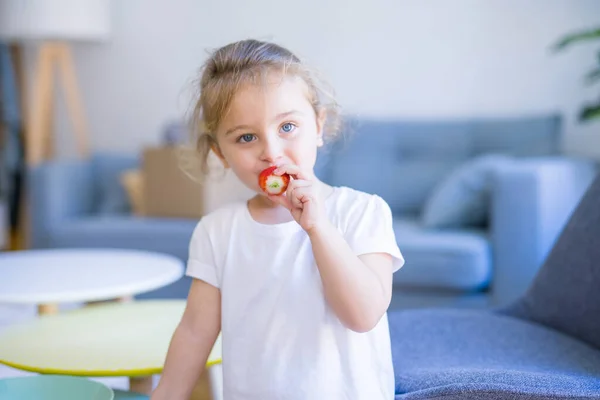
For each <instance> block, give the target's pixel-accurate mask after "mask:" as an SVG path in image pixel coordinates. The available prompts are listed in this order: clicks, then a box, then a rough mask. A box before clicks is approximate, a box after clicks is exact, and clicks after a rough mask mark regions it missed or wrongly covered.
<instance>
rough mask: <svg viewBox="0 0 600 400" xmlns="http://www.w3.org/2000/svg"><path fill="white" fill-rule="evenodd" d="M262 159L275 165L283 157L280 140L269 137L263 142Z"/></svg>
mask: <svg viewBox="0 0 600 400" xmlns="http://www.w3.org/2000/svg"><path fill="white" fill-rule="evenodd" d="M263 144H264V145H263V148H262V155H261V159H262V160H263V161H265V162H268V163H275V162H276V161H278V160H279V159H281V158H282V157H283V146H282V143H281V141H280V140H279V138H277V137H267V138H266V139H265V140H264V141H263Z"/></svg>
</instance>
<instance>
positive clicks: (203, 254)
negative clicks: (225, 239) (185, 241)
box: [185, 220, 220, 288]
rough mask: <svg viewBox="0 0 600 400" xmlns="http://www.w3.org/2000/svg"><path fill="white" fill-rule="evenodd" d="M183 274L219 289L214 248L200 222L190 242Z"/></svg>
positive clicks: (204, 227) (203, 225)
mask: <svg viewBox="0 0 600 400" xmlns="http://www.w3.org/2000/svg"><path fill="white" fill-rule="evenodd" d="M185 274H186V275H187V276H190V277H192V278H196V279H200V280H202V281H205V282H206V283H208V284H210V285H212V286H215V287H217V288H218V287H220V285H219V279H218V274H217V265H216V262H215V254H214V248H213V245H212V242H211V239H210V235H209V234H208V231H207V229H206V226H205V224H204V223H203V221H202V220H200V222H199V223H198V225H196V228H195V229H194V233H193V234H192V239H191V240H190V246H189V257H188V262H187V268H186V273H185Z"/></svg>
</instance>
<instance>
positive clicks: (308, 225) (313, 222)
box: [268, 164, 327, 233]
mask: <svg viewBox="0 0 600 400" xmlns="http://www.w3.org/2000/svg"><path fill="white" fill-rule="evenodd" d="M273 173H274V174H275V175H283V174H288V175H290V176H291V177H292V179H291V180H290V183H289V185H288V187H287V190H286V192H285V193H284V194H282V195H279V196H272V195H269V196H268V197H269V199H270V200H271V201H273V202H274V203H277V204H280V205H282V206H284V207H285V208H287V209H288V210H289V211H290V213H291V214H292V217H294V220H296V222H297V223H298V224H300V226H301V227H302V229H304V230H305V231H306V232H307V233H310V231H311V230H313V229H314V228H315V227H316V226H317V224H319V223H323V222H324V221H327V218H326V216H325V210H324V207H323V201H322V199H321V198H320V196H319V192H318V189H317V186H316V185H314V182H313V181H312V179H311V178H310V176H309V175H308V174H306V173H304V172H303V171H302V170H301V169H300V167H298V166H297V165H293V164H283V165H280V166H278V168H277V169H276V170H275V171H273Z"/></svg>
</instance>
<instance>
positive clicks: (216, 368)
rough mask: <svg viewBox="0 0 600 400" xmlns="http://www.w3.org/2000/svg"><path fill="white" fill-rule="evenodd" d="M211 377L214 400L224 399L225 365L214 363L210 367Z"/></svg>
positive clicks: (211, 390)
mask: <svg viewBox="0 0 600 400" xmlns="http://www.w3.org/2000/svg"><path fill="white" fill-rule="evenodd" d="M208 375H209V377H210V392H211V394H212V399H213V400H223V366H222V365H221V364H216V365H213V366H212V367H209V368H208Z"/></svg>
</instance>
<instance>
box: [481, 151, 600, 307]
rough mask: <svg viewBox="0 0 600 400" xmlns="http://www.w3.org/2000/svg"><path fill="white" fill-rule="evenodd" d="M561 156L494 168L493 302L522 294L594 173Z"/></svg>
mask: <svg viewBox="0 0 600 400" xmlns="http://www.w3.org/2000/svg"><path fill="white" fill-rule="evenodd" d="M594 173H595V171H594V168H593V165H592V163H590V162H586V161H576V160H573V159H567V158H564V157H559V158H553V159H538V160H524V161H516V162H515V163H513V164H510V165H507V166H506V167H503V168H501V169H500V170H499V171H498V174H497V175H496V177H495V181H494V186H493V197H492V223H491V237H492V243H493V249H494V271H493V274H494V276H493V280H492V287H491V290H492V292H491V295H492V302H493V305H494V306H504V305H506V304H508V303H510V302H511V301H513V300H515V299H516V298H517V297H518V296H520V295H522V294H523V293H524V291H525V290H526V288H527V287H528V286H529V284H530V283H531V281H532V279H533V277H534V276H535V274H536V273H537V270H538V268H539V267H540V266H541V263H542V262H543V261H544V259H545V258H546V255H547V253H548V251H549V250H550V249H551V247H552V246H553V244H554V241H555V240H556V238H557V237H558V235H559V234H560V232H561V230H562V228H563V226H564V224H565V223H566V221H567V220H568V218H569V216H570V215H571V212H572V211H573V210H574V208H575V207H576V205H577V203H578V202H579V199H580V198H581V196H582V195H583V194H584V191H585V189H586V188H587V187H588V185H589V184H590V183H591V181H592V179H593V176H594Z"/></svg>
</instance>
